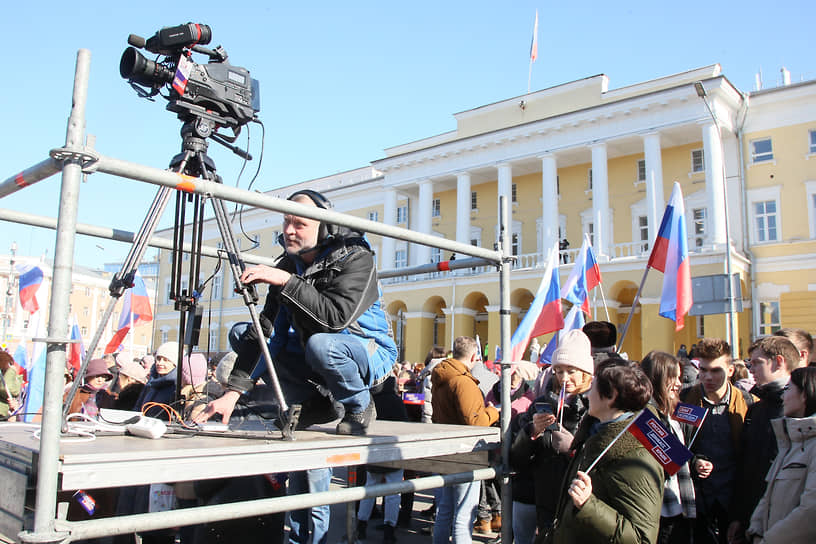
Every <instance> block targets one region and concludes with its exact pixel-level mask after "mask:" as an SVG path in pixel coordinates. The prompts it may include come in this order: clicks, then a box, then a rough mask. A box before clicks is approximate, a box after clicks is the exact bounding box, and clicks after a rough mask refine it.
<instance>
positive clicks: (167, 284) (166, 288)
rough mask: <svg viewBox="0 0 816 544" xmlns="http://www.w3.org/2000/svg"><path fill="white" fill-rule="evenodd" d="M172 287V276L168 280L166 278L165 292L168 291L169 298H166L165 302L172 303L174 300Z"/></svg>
mask: <svg viewBox="0 0 816 544" xmlns="http://www.w3.org/2000/svg"><path fill="white" fill-rule="evenodd" d="M172 289H173V288H172V286H171V285H170V278H167V279H166V280H164V292H165V293H167V299H166V301H165V302H166V303H167V304H170V303H172V302H173V291H172Z"/></svg>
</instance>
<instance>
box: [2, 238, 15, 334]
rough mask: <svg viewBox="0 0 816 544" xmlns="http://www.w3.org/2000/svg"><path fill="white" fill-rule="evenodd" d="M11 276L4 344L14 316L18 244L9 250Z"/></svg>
mask: <svg viewBox="0 0 816 544" xmlns="http://www.w3.org/2000/svg"><path fill="white" fill-rule="evenodd" d="M9 252H10V256H9V276H8V284H7V287H6V304H5V312H4V315H3V343H5V342H6V334H7V333H8V325H9V322H10V321H11V319H12V316H13V315H14V309H15V305H14V257H15V256H16V254H17V242H12V243H11V249H10V250H9Z"/></svg>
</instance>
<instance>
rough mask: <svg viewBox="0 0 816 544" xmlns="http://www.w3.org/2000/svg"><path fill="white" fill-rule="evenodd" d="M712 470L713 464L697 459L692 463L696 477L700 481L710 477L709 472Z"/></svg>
mask: <svg viewBox="0 0 816 544" xmlns="http://www.w3.org/2000/svg"><path fill="white" fill-rule="evenodd" d="M713 469H714V464H713V463H712V462H711V461H706V460H705V459H697V460H696V461H694V470H695V471H697V476H698V477H700V479H703V480H704V479H706V478H708V477H709V476H711V471H712V470H713Z"/></svg>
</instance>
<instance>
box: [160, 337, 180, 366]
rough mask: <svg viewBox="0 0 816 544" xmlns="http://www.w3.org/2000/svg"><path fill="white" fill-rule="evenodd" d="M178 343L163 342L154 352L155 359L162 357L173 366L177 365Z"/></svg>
mask: <svg viewBox="0 0 816 544" xmlns="http://www.w3.org/2000/svg"><path fill="white" fill-rule="evenodd" d="M178 348H179V346H178V342H165V343H164V344H162V345H161V346H159V349H157V350H156V357H164V358H165V359H167V360H168V361H170V362H171V363H173V365H178Z"/></svg>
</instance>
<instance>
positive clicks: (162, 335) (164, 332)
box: [160, 329, 167, 344]
mask: <svg viewBox="0 0 816 544" xmlns="http://www.w3.org/2000/svg"><path fill="white" fill-rule="evenodd" d="M165 342H167V331H166V330H164V329H162V331H161V342H160V343H161V344H164V343H165Z"/></svg>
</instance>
